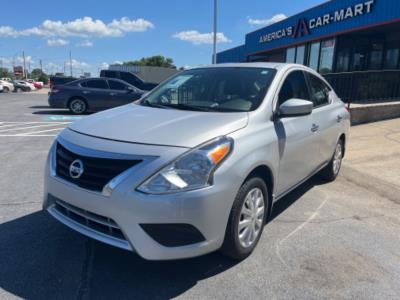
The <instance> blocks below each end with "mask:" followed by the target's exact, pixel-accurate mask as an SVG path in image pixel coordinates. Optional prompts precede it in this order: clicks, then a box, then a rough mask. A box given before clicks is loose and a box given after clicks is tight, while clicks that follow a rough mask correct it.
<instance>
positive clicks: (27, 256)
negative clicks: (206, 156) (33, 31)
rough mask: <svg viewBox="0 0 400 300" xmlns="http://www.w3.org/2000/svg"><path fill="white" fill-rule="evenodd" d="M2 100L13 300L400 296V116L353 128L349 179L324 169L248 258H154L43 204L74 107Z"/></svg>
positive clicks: (3, 185) (4, 242)
mask: <svg viewBox="0 0 400 300" xmlns="http://www.w3.org/2000/svg"><path fill="white" fill-rule="evenodd" d="M0 105H1V107H2V109H1V110H0V154H1V155H0V166H1V168H0V190H1V193H0V298H1V299H16V298H26V299H169V298H181V299H221V298H224V299H243V298H245V299H249V298H251V299H254V298H264V299H399V298H400V285H399V282H400V172H399V169H400V119H394V120H389V121H383V122H378V123H372V124H367V125H361V126H357V127H353V128H352V129H351V137H350V141H349V144H348V146H347V153H346V158H345V161H344V164H343V168H342V172H341V175H340V176H339V178H338V179H337V181H335V182H334V183H330V184H325V183H324V182H322V181H320V180H319V179H318V178H312V179H311V180H309V181H308V182H306V183H305V184H303V185H302V186H300V187H299V188H298V189H296V190H295V191H293V192H292V193H291V194H289V195H288V196H287V197H285V198H284V199H282V200H281V201H279V202H278V203H277V204H276V205H275V206H274V210H273V216H272V220H270V222H269V224H268V225H267V226H266V227H265V230H264V233H263V236H262V238H261V240H260V243H259V245H258V247H257V248H256V250H255V252H254V254H253V255H251V256H250V257H249V258H248V259H246V260H245V261H243V262H240V263H234V262H232V261H230V260H228V259H226V258H225V257H223V256H222V255H220V254H219V253H212V254H209V255H206V256H203V257H198V258H194V259H188V260H180V261H167V262H149V261H145V260H142V259H141V258H139V257H137V256H136V255H135V254H133V253H130V252H126V251H123V250H119V249H115V248H112V247H110V246H107V245H104V244H101V243H99V242H96V241H93V240H90V239H88V238H85V237H83V236H81V235H80V234H78V233H75V232H73V231H72V230H70V229H68V228H66V227H65V226H63V225H61V224H59V223H58V222H57V221H55V220H53V219H52V218H51V217H50V216H49V215H48V214H47V213H45V212H42V211H41V201H42V183H43V179H42V177H43V175H42V174H43V168H44V162H45V159H46V155H47V150H48V148H49V146H50V144H51V142H52V140H53V139H54V135H55V134H56V133H57V132H58V130H59V129H58V128H60V130H61V128H62V127H63V126H65V125H66V123H67V122H68V121H69V117H70V115H69V114H68V113H67V112H65V111H57V110H56V111H54V110H51V109H49V108H48V107H47V99H46V96H45V95H44V94H33V93H32V94H18V95H15V94H0ZM61 121H62V122H64V123H65V124H64V123H63V124H64V125H63V124H61V123H59V124H56V125H55V127H54V128H55V129H54V131H47V132H45V134H43V133H39V134H37V133H35V134H33V133H31V132H32V131H29V130H31V129H29V130H28V131H27V132H25V131H26V129H24V128H26V127H30V126H26V125H25V124H30V123H27V122H38V123H35V124H39V125H38V126H41V124H46V130H48V129H49V126H50V129H52V128H53V127H51V126H52V124H49V123H48V122H61ZM11 122H19V123H18V124H17V123H11ZM42 122H46V123H42ZM15 124H16V125H15ZM11 125H12V126H11ZM5 126H6V127H5ZM13 126H17V127H18V128H20V129H18V130H15V131H13V130H7V131H4V130H6V129H11V128H17V127H13ZM57 126H60V127H57ZM2 128H3V129H2ZM39 128H40V127H39ZM34 130H35V132H36V131H41V130H37V129H36V128H35V129H34ZM1 132H3V133H4V132H7V134H3V135H2V134H1ZM21 132H23V134H22V135H21Z"/></svg>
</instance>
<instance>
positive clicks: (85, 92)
mask: <svg viewBox="0 0 400 300" xmlns="http://www.w3.org/2000/svg"><path fill="white" fill-rule="evenodd" d="M82 93H84V94H89V93H90V92H89V91H83V92H82Z"/></svg>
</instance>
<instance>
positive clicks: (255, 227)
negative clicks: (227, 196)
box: [238, 188, 265, 248]
mask: <svg viewBox="0 0 400 300" xmlns="http://www.w3.org/2000/svg"><path fill="white" fill-rule="evenodd" d="M264 210H265V205H264V195H263V192H262V190H261V189H259V188H253V189H251V190H250V191H249V192H248V193H247V195H246V198H245V200H244V202H243V206H242V210H241V212H240V217H239V224H238V238H239V242H240V244H241V245H242V247H244V248H248V247H250V246H251V245H252V244H253V243H254V242H255V241H256V240H257V238H258V236H259V234H260V232H261V229H262V226H263V221H264Z"/></svg>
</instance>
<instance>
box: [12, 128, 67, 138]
mask: <svg viewBox="0 0 400 300" xmlns="http://www.w3.org/2000/svg"><path fill="white" fill-rule="evenodd" d="M64 128H65V127H61V128H60V127H59V128H52V129H47V130H41V131H33V132H27V133H20V134H15V136H21V135H24V136H30V135H37V134H39V133H43V132H49V131H56V130H59V131H61V130H63V129H64Z"/></svg>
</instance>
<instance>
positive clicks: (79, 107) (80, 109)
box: [68, 98, 87, 115]
mask: <svg viewBox="0 0 400 300" xmlns="http://www.w3.org/2000/svg"><path fill="white" fill-rule="evenodd" d="M68 109H69V110H70V112H71V113H73V114H74V115H79V114H83V113H85V112H86V110H87V104H86V102H85V100H83V99H80V98H75V99H72V100H71V101H70V102H69V103H68Z"/></svg>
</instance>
